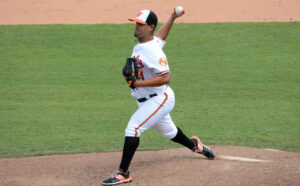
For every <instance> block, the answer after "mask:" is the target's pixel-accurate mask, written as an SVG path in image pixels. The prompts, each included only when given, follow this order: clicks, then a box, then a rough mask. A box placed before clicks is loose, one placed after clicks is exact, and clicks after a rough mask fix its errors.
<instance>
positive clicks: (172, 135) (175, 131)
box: [163, 130, 177, 139]
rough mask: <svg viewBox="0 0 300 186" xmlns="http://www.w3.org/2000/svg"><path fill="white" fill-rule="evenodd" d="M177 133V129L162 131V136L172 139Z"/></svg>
mask: <svg viewBox="0 0 300 186" xmlns="http://www.w3.org/2000/svg"><path fill="white" fill-rule="evenodd" d="M176 134H177V130H172V131H170V132H168V133H164V134H163V136H164V137H165V138H167V139H173V138H174V137H175V136H176Z"/></svg>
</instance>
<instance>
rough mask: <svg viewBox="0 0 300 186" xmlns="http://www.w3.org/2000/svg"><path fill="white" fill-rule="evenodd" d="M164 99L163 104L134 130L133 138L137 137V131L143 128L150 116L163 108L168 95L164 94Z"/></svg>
mask: <svg viewBox="0 0 300 186" xmlns="http://www.w3.org/2000/svg"><path fill="white" fill-rule="evenodd" d="M164 94H165V96H166V98H165V99H164V101H163V103H162V104H161V105H160V106H159V107H158V108H157V109H156V110H155V111H154V112H153V113H152V114H151V115H150V116H149V117H148V118H147V119H146V120H145V121H144V122H143V123H142V124H140V125H139V126H138V127H137V128H135V137H137V135H138V131H137V130H139V128H141V126H143V125H144V124H145V123H146V122H147V121H148V120H149V119H150V118H151V117H152V116H154V115H155V114H156V113H157V112H158V111H159V110H160V109H161V107H162V106H164V104H165V103H166V101H167V99H168V94H167V93H164Z"/></svg>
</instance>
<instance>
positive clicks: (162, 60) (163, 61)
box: [159, 58, 168, 66]
mask: <svg viewBox="0 0 300 186" xmlns="http://www.w3.org/2000/svg"><path fill="white" fill-rule="evenodd" d="M159 64H160V65H162V66H167V65H168V61H167V59H164V58H160V59H159Z"/></svg>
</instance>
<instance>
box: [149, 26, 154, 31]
mask: <svg viewBox="0 0 300 186" xmlns="http://www.w3.org/2000/svg"><path fill="white" fill-rule="evenodd" d="M149 26H150V28H151V31H152V33H153V32H154V30H155V25H149Z"/></svg>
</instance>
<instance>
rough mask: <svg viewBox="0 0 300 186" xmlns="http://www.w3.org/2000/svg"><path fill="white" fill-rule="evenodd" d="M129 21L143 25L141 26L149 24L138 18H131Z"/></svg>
mask: <svg viewBox="0 0 300 186" xmlns="http://www.w3.org/2000/svg"><path fill="white" fill-rule="evenodd" d="M128 20H129V21H134V22H138V23H141V24H144V25H145V24H147V23H146V22H144V21H142V20H140V19H138V18H130V19H128Z"/></svg>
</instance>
